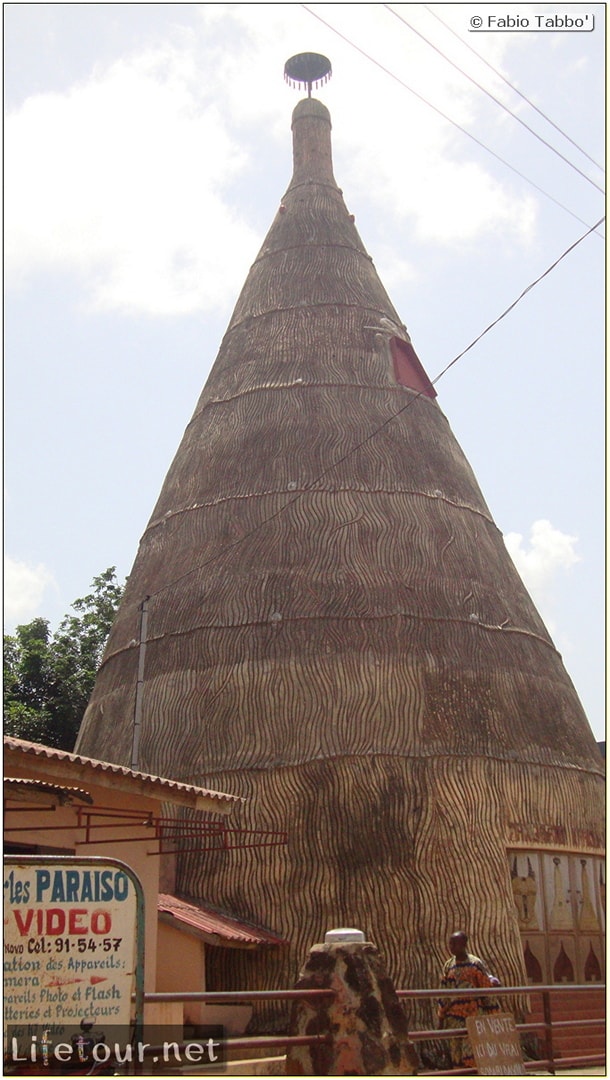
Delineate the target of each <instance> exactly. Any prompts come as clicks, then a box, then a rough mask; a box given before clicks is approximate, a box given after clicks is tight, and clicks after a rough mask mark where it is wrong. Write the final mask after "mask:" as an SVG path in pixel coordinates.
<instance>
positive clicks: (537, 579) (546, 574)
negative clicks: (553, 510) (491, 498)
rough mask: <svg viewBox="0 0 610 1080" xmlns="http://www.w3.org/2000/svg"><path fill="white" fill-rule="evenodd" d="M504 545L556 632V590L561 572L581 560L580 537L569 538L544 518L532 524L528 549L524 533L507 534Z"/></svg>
mask: <svg viewBox="0 0 610 1080" xmlns="http://www.w3.org/2000/svg"><path fill="white" fill-rule="evenodd" d="M504 543H505V544H506V547H507V550H508V553H509V555H510V556H511V558H512V560H513V562H514V564H515V566H516V567H517V570H518V571H519V573H520V575H521V577H522V578H523V581H524V583H525V585H526V587H527V589H528V590H529V592H530V593H531V595H532V599H533V600H534V602H535V603H536V605H537V607H538V608H539V610H540V614H541V615H542V617H543V619H544V621H545V622H546V623H547V626H548V627H549V630H551V632H553V631H554V625H553V618H552V610H553V599H554V597H553V591H554V587H555V585H556V583H557V581H558V577H559V575H560V574H561V572H562V571H567V570H570V569H571V567H573V566H574V565H575V564H576V563H577V562H580V561H581V560H580V556H579V555H577V554H576V551H575V550H574V547H575V545H576V544H577V543H578V537H577V536H569V535H568V534H567V533H563V532H561V531H560V530H559V529H555V528H553V526H552V525H551V522H550V521H546V520H544V519H541V520H539V521H535V522H534V523H533V525H532V528H531V533H530V540H529V547H528V546H527V544H525V543H524V540H523V536H522V535H521V533H507V534H506V536H505V537H504Z"/></svg>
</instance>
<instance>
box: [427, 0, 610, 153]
mask: <svg viewBox="0 0 610 1080" xmlns="http://www.w3.org/2000/svg"><path fill="white" fill-rule="evenodd" d="M423 6H424V7H425V9H426V11H427V12H429V14H430V15H433V16H434V18H435V19H438V21H439V22H440V23H441V24H442V25H443V26H444V27H445V29H446V30H448V31H449V33H450V34H453V36H454V38H457V40H458V41H459V42H460V44H461V45H463V46H464V48H466V49H469V50H470V52H471V53H472V55H473V56H476V58H477V60H480V61H481V63H482V64H485V65H486V67H488V68H489V70H490V71H493V73H494V75H497V77H498V78H499V79H501V80H502V82H503V83H506V85H507V86H509V87H510V89H511V90H513V91H514V93H515V94H518V95H519V97H520V98H522V99H523V101H526V102H527V104H528V105H529V106H530V108H532V109H534V111H535V112H537V113H538V115H539V116H542V118H543V119H544V120H546V122H547V124H550V125H551V127H554V128H555V131H558V132H559V134H560V135H562V136H563V138H564V139H567V140H568V142H569V143H572V146H575V147H576V149H577V150H578V151H579V153H581V154H583V155H584V156H585V157H586V158H588V160H589V161H590V162H591V164H592V165H595V168H596V169H600V170H601V172H605V169H604V167H603V165H600V164H599V162H597V161H595V158H592V157H591V155H590V154H588V153H587V151H586V150H583V148H582V146H579V144H578V143H577V142H575V140H574V139H572V138H571V137H570V136H569V135H568V133H567V132H566V131H564V130H563V128H560V127H559V125H558V124H556V123H555V121H554V120H551V118H550V116H547V114H546V113H545V112H543V111H542V109H539V108H538V106H537V105H535V104H534V102H533V101H532V100H531V98H528V96H527V94H524V93H522V92H521V90H519V89H518V88H517V87H516V86H515V85H514V83H512V82H510V80H509V79H507V78H506V76H505V75H503V74H502V72H501V71H498V69H497V68H495V67H494V66H493V64H490V63H489V61H488V60H486V59H485V57H484V56H481V54H480V53H478V52H477V50H476V49H473V47H472V45H469V43H468V42H467V41H464V38H461V37H460V35H459V34H457V33H456V32H455V30H454V29H453V27H451V26H449V23H446V22H445V20H444V19H441V17H440V15H439V14H437V12H436V11H433V10H432V8H431V7H428V5H427V4H424V5H423Z"/></svg>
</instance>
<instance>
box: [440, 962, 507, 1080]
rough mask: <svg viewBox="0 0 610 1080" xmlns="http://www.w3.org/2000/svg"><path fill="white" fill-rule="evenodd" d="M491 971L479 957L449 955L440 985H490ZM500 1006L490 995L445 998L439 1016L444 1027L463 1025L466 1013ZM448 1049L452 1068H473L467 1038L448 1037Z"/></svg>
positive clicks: (462, 987)
mask: <svg viewBox="0 0 610 1080" xmlns="http://www.w3.org/2000/svg"><path fill="white" fill-rule="evenodd" d="M493 985H494V984H493V983H492V981H491V977H490V974H489V972H488V970H487V968H486V967H485V964H484V963H483V961H482V960H479V957H478V956H472V955H471V953H467V954H466V959H465V960H456V958H455V956H452V957H451V959H450V960H448V961H447V963H446V964H445V966H444V968H443V974H442V977H441V986H442V987H443V989H445V988H446V989H449V990H469V989H471V988H473V987H475V988H476V987H477V986H480V987H481V988H482V987H488V986H493ZM498 1009H499V1005H498V1003H497V1001H494V1000H493V998H490V997H485V998H475V997H468V998H454V999H453V1000H452V999H451V998H444V999H443V1000H442V1001H439V1007H438V1018H439V1021H440V1023H441V1026H442V1027H444V1028H464V1027H466V1017H467V1016H477V1014H478V1013H490V1012H497V1011H498ZM449 1052H450V1054H451V1064H452V1066H453V1068H456V1069H457V1068H460V1066H463V1067H464V1068H466V1069H474V1067H475V1064H474V1056H473V1053H472V1046H471V1045H470V1040H469V1039H468V1038H457V1039H450V1040H449Z"/></svg>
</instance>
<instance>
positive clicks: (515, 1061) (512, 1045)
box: [466, 1013, 525, 1076]
mask: <svg viewBox="0 0 610 1080" xmlns="http://www.w3.org/2000/svg"><path fill="white" fill-rule="evenodd" d="M466 1026H467V1028H468V1035H469V1037H470V1043H471V1045H472V1053H473V1056H474V1063H475V1066H476V1070H477V1072H478V1074H479V1076H524V1075H525V1066H524V1064H523V1056H522V1053H521V1042H520V1040H519V1032H518V1031H517V1028H516V1026H515V1018H514V1016H513V1015H512V1014H511V1013H489V1014H488V1015H487V1016H486V1015H485V1014H484V1013H483V1014H480V1015H478V1016H469V1017H467V1019H466Z"/></svg>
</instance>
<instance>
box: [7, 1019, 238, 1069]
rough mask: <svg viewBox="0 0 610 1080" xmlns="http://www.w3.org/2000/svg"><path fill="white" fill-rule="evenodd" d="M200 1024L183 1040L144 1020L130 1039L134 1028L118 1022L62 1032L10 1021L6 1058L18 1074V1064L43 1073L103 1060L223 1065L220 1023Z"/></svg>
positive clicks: (221, 1028) (97, 1062)
mask: <svg viewBox="0 0 610 1080" xmlns="http://www.w3.org/2000/svg"><path fill="white" fill-rule="evenodd" d="M91 1026H92V1025H91ZM200 1030H201V1034H199V1035H198V1036H197V1037H196V1038H194V1039H189V1040H188V1041H185V1042H181V1041H178V1040H177V1039H176V1038H175V1037H174V1038H170V1037H168V1035H169V1032H168V1031H167V1028H163V1027H157V1026H155V1027H150V1026H148V1025H147V1026H146V1028H145V1032H144V1038H143V1039H142V1040H140V1041H138V1042H132V1041H131V1040H132V1034H133V1032H132V1031H128V1030H125V1029H120V1028H118V1027H113V1030H112V1034H110V1033H109V1036H108V1038H106V1036H105V1035H104V1032H103V1031H94V1030H91V1031H85V1032H82V1031H81V1032H79V1033H78V1034H76V1033H74V1032H72V1033H66V1032H65V1029H64V1028H63V1027H62V1025H57V1024H54V1025H53V1026H52V1027H49V1026H48V1027H44V1026H42V1025H28V1026H27V1033H26V1032H25V1031H24V1028H23V1026H22V1025H19V1026H18V1027H17V1026H13V1025H8V1026H7V1028H6V1030H5V1037H4V1063H5V1068H8V1069H10V1072H11V1073H12V1074H13V1075H19V1072H20V1070H21V1069H23V1070H24V1072H26V1071H27V1072H28V1073H29V1072H31V1067H32V1065H36V1066H38V1067H39V1068H40V1070H41V1074H42V1075H44V1073H46V1072H48V1074H49V1075H53V1074H54V1075H64V1074H65V1071H66V1069H67V1070H68V1071H70V1070H71V1069H75V1068H76V1069H78V1068H79V1066H86V1065H91V1066H93V1065H105V1064H107V1063H111V1064H117V1065H131V1064H134V1063H137V1064H139V1065H143V1064H146V1063H150V1064H152V1065H168V1066H172V1065H173V1066H180V1065H183V1066H189V1065H208V1066H216V1067H218V1066H221V1065H222V1064H223V1063H224V1061H225V1050H224V1039H225V1031H224V1028H223V1027H221V1026H218V1025H214V1026H206V1027H202V1028H201V1029H200Z"/></svg>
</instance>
